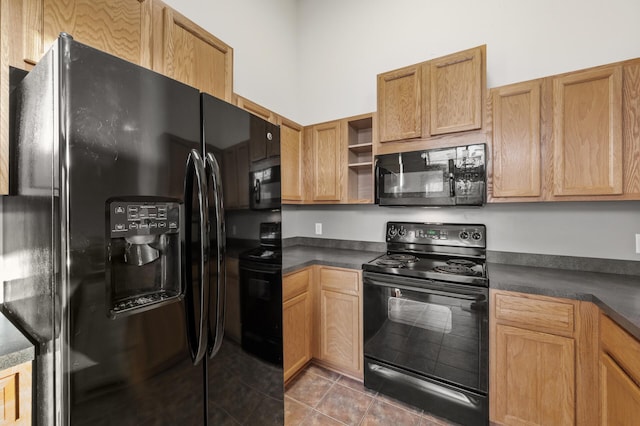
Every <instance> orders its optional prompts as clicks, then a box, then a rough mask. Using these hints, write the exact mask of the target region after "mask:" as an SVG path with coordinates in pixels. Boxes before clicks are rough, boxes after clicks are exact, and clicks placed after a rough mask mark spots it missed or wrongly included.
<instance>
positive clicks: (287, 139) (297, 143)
mask: <svg viewBox="0 0 640 426" xmlns="http://www.w3.org/2000/svg"><path fill="white" fill-rule="evenodd" d="M279 124H280V174H281V176H280V178H281V181H282V183H281V191H282V202H283V203H287V202H294V203H298V202H302V200H303V199H304V181H303V179H304V176H305V173H304V170H303V169H304V166H303V164H304V146H303V129H302V126H300V125H299V124H297V123H294V122H293V121H290V120H287V119H286V118H283V117H280V118H279Z"/></svg>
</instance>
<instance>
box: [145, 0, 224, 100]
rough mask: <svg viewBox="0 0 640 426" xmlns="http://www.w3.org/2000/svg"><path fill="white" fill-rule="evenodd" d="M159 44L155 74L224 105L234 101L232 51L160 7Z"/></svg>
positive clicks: (179, 16)
mask: <svg viewBox="0 0 640 426" xmlns="http://www.w3.org/2000/svg"><path fill="white" fill-rule="evenodd" d="M161 7H162V12H160V13H158V14H159V15H161V19H162V32H163V35H162V40H163V43H162V44H161V43H157V44H158V45H159V46H158V48H155V45H154V48H155V55H157V56H159V57H160V58H161V61H160V63H155V64H154V68H156V70H157V71H159V72H161V73H163V74H165V75H168V76H169V77H172V78H175V79H176V80H179V81H181V82H183V83H185V84H188V85H190V86H193V87H196V88H198V89H200V91H202V92H206V93H209V94H211V95H213V96H215V97H217V98H220V99H224V100H226V101H227V102H232V101H233V49H232V48H231V47H229V46H228V45H226V44H225V43H224V42H222V41H221V40H219V39H217V38H216V37H214V36H213V35H211V34H209V33H208V32H207V31H205V30H204V29H202V28H201V27H199V26H198V25H196V24H195V23H193V22H192V21H190V20H189V19H187V18H185V17H184V16H182V15H180V14H179V13H177V12H176V11H174V10H173V9H171V8H170V7H167V6H164V5H162V6H161Z"/></svg>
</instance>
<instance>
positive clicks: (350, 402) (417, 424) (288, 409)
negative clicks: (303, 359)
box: [284, 364, 452, 426]
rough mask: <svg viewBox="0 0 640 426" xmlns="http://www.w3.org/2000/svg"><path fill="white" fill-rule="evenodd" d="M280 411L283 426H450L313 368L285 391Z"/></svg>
mask: <svg viewBox="0 0 640 426" xmlns="http://www.w3.org/2000/svg"><path fill="white" fill-rule="evenodd" d="M284 409H285V425H286V426H298V425H305V426H307V425H323V426H324V425H328V426H331V425H385V426H388V425H396V426H410V425H413V426H450V425H452V424H451V423H448V422H447V421H445V420H442V419H437V418H435V417H432V416H430V415H428V414H426V413H424V412H423V411H422V410H420V409H417V408H414V407H410V406H408V405H405V404H403V403H402V402H399V401H396V400H394V399H392V398H389V397H387V396H385V395H382V394H378V393H377V392H374V391H371V390H370V389H366V388H365V387H364V385H363V384H362V382H359V381H357V380H353V379H351V378H349V377H345V376H342V375H340V374H338V373H335V372H333V371H329V370H326V369H324V368H322V367H319V366H317V365H314V364H310V365H309V366H308V367H307V368H306V369H305V370H304V371H303V372H302V373H300V374H299V375H298V376H297V377H296V378H295V379H294V380H293V381H292V382H291V383H289V385H288V386H287V387H286V389H285V398H284Z"/></svg>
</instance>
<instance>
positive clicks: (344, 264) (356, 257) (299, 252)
mask: <svg viewBox="0 0 640 426" xmlns="http://www.w3.org/2000/svg"><path fill="white" fill-rule="evenodd" d="M381 254H383V253H380V252H376V251H364V250H350V249H339V248H326V247H311V246H292V247H285V248H283V250H282V273H283V274H288V273H289V272H294V271H296V270H298V269H302V268H304V267H306V266H310V265H327V266H336V267H339V268H349V269H361V268H362V264H363V263H367V262H369V261H370V260H372V259H375V258H376V257H378V256H380V255H381Z"/></svg>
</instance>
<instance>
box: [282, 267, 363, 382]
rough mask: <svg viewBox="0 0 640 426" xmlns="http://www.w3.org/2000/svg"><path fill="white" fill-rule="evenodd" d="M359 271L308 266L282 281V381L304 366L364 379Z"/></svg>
mask: <svg viewBox="0 0 640 426" xmlns="http://www.w3.org/2000/svg"><path fill="white" fill-rule="evenodd" d="M361 283H362V271H360V270H354V269H345V268H335V267H330V266H318V265H314V266H310V267H308V268H305V269H302V270H299V271H296V272H294V273H291V274H288V275H285V276H284V277H283V280H282V294H283V296H282V300H283V306H282V323H283V324H282V329H283V347H284V380H285V382H287V381H288V380H289V379H291V378H292V377H293V376H295V374H296V373H297V372H298V371H299V370H300V369H301V368H302V367H304V366H305V365H306V364H307V362H309V361H310V360H311V359H314V361H315V362H317V363H319V364H322V365H323V366H325V367H327V368H330V369H332V370H335V371H338V372H340V373H342V374H346V375H349V376H351V377H354V378H357V379H362V377H363V369H362V365H363V352H362V284H361Z"/></svg>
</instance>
